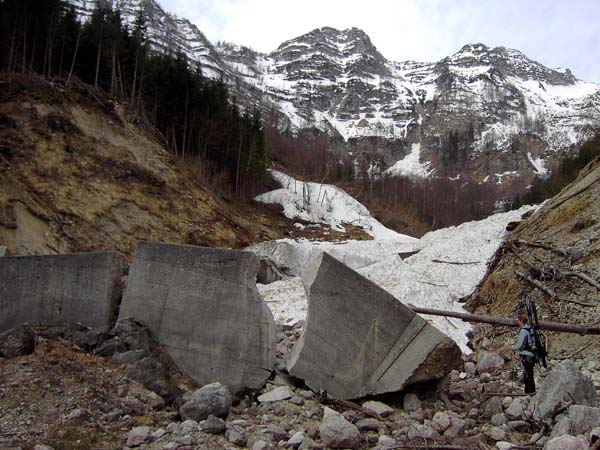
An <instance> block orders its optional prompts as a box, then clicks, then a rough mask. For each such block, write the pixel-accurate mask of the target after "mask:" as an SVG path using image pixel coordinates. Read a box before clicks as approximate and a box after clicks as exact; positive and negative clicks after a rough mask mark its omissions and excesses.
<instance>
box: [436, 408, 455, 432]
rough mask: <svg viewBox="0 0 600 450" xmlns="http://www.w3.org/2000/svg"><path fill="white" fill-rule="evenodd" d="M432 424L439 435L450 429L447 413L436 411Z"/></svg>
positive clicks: (450, 420) (450, 421) (449, 419)
mask: <svg viewBox="0 0 600 450" xmlns="http://www.w3.org/2000/svg"><path fill="white" fill-rule="evenodd" d="M432 422H433V425H434V426H435V428H436V429H437V431H438V432H439V433H443V432H444V431H446V430H447V429H448V428H449V427H450V424H451V423H452V419H451V418H450V415H448V413H446V412H443V411H438V412H436V413H435V414H434V415H433V419H432Z"/></svg>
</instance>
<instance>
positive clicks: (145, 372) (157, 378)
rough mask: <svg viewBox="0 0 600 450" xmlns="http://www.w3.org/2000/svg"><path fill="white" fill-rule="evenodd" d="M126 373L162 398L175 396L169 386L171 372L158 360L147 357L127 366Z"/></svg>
mask: <svg viewBox="0 0 600 450" xmlns="http://www.w3.org/2000/svg"><path fill="white" fill-rule="evenodd" d="M124 373H125V375H126V376H127V377H129V378H131V379H132V380H136V381H139V382H140V383H142V384H143V385H144V386H146V387H147V388H148V389H150V390H152V391H154V392H156V393H157V394H158V395H160V396H161V397H165V398H171V397H172V395H173V389H172V387H171V385H170V384H169V372H168V371H167V369H166V368H165V366H164V364H163V363H162V362H161V361H160V360H159V359H158V358H155V357H153V356H147V357H146V358H142V359H140V360H138V361H134V362H133V363H131V364H129V365H128V366H127V368H126V369H125V372H124Z"/></svg>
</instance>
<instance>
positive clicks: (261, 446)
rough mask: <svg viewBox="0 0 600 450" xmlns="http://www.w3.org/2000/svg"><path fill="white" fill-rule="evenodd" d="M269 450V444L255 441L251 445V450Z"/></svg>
mask: <svg viewBox="0 0 600 450" xmlns="http://www.w3.org/2000/svg"><path fill="white" fill-rule="evenodd" d="M268 449H269V444H268V443H267V442H265V441H256V442H255V443H254V444H252V449H251V450H268Z"/></svg>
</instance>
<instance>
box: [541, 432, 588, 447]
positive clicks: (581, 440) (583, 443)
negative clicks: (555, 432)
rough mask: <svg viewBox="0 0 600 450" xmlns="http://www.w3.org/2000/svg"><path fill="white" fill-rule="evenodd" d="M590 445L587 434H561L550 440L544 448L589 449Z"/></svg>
mask: <svg viewBox="0 0 600 450" xmlns="http://www.w3.org/2000/svg"><path fill="white" fill-rule="evenodd" d="M589 448H590V445H589V443H588V440H587V439H586V437H585V436H569V435H564V436H559V437H556V438H554V439H551V440H549V441H548V442H547V443H546V445H544V450H589Z"/></svg>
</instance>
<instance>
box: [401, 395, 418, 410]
mask: <svg viewBox="0 0 600 450" xmlns="http://www.w3.org/2000/svg"><path fill="white" fill-rule="evenodd" d="M403 408H404V410H405V411H418V410H419V409H421V400H419V397H417V394H414V393H412V392H410V393H408V394H406V395H405V396H404V403H403Z"/></svg>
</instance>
